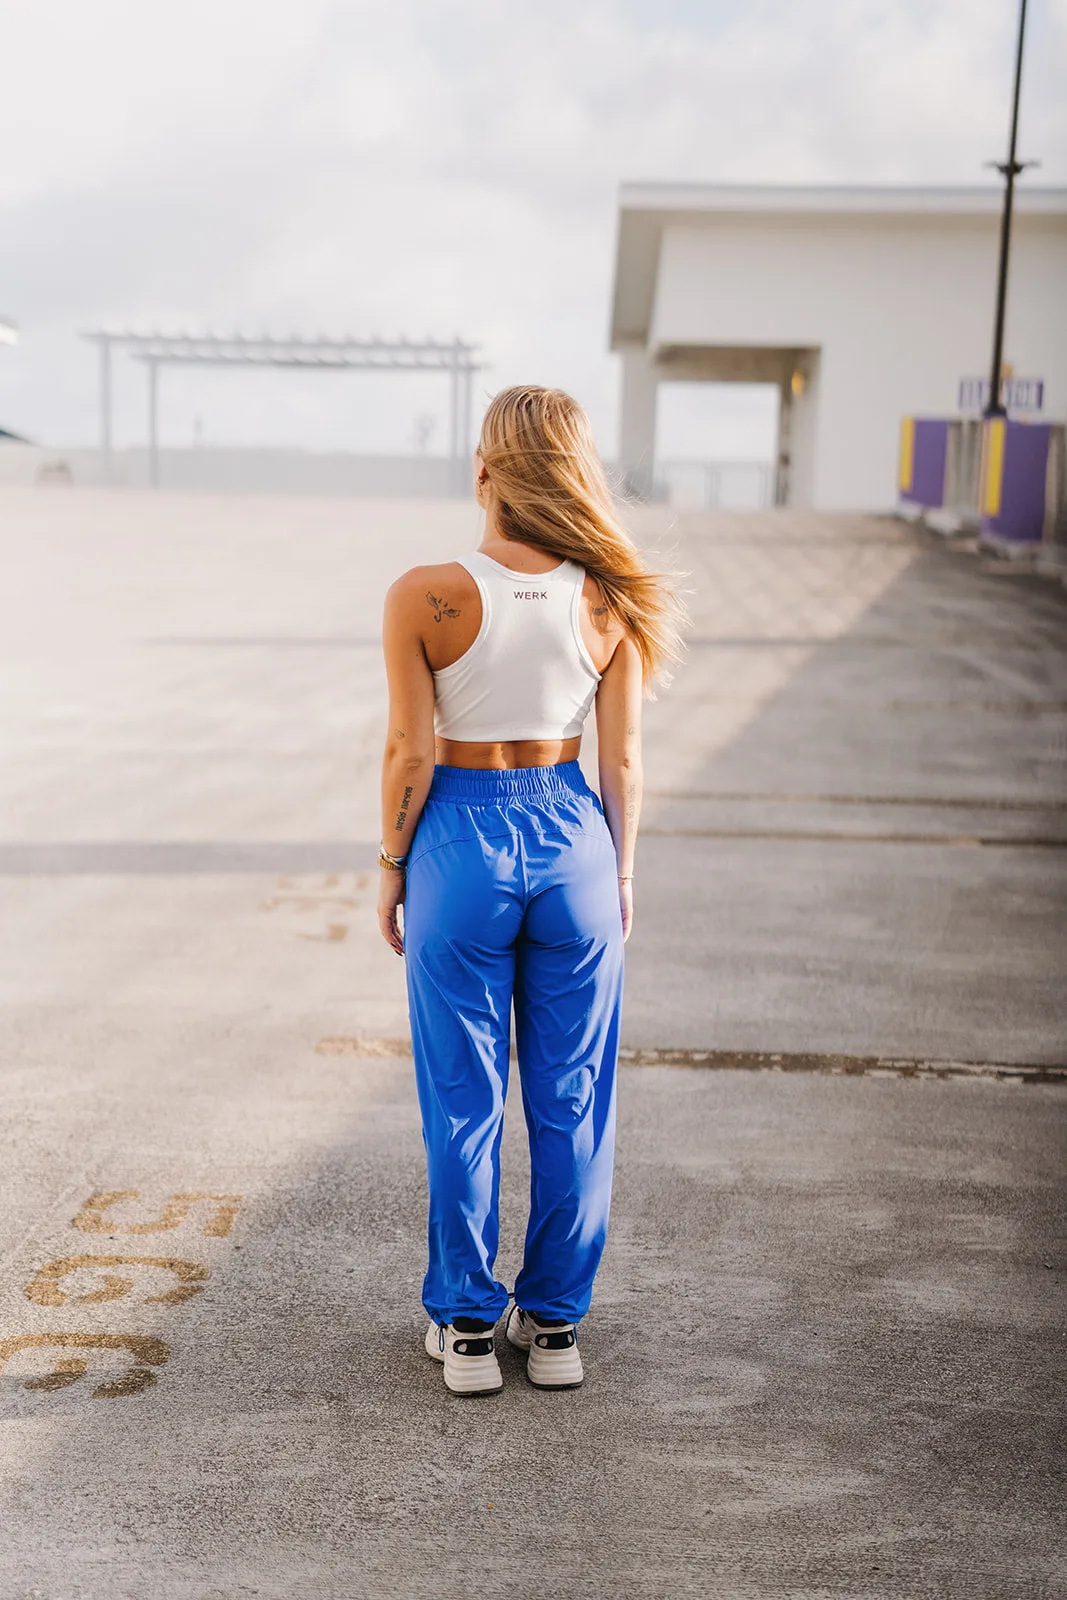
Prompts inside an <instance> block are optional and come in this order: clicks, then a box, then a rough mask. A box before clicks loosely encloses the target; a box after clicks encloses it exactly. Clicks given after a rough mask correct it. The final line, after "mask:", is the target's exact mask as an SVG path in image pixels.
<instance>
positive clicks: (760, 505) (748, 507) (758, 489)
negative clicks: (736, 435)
mask: <svg viewBox="0 0 1067 1600" xmlns="http://www.w3.org/2000/svg"><path fill="white" fill-rule="evenodd" d="M776 477H777V474H776V471H775V467H774V463H773V462H770V461H657V462H656V467H655V472H654V475H653V484H652V499H653V500H655V501H659V502H660V503H661V504H666V505H671V506H676V507H677V508H678V509H679V510H687V511H713V510H716V509H720V508H721V509H722V510H727V511H762V510H763V509H764V507H766V506H773V505H774V504H775V500H776V493H775V489H776Z"/></svg>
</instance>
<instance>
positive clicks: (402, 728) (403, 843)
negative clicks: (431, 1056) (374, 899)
mask: <svg viewBox="0 0 1067 1600" xmlns="http://www.w3.org/2000/svg"><path fill="white" fill-rule="evenodd" d="M410 576H411V575H410V574H408V575H406V576H405V577H403V578H400V579H398V580H397V582H396V583H394V584H393V586H392V588H391V589H390V590H389V593H388V594H387V595H386V599H385V617H384V621H383V627H382V642H383V646H384V650H385V671H386V677H387V679H388V683H389V727H388V731H387V733H386V738H385V754H384V756H383V759H382V843H383V845H384V846H385V848H386V850H387V851H388V852H389V854H390V855H394V856H406V855H407V853H408V850H409V848H410V845H411V840H412V836H413V835H414V832H415V825H416V823H417V822H418V820H419V817H420V816H421V815H422V808H423V806H424V805H425V804H426V796H427V794H428V793H429V791H430V783H431V780H432V779H433V769H434V728H433V707H434V693H433V674H432V673H431V671H430V667H429V663H428V662H427V660H426V655H425V652H424V650H423V647H422V636H421V633H420V630H419V620H420V612H419V610H418V609H417V603H418V602H419V601H422V598H423V597H422V594H421V590H419V592H418V595H417V597H416V595H415V593H414V589H415V588H417V583H416V584H415V585H413V584H412V583H411V582H410V581H409V579H410ZM403 899H404V873H403V872H396V871H394V870H393V869H392V868H389V867H383V868H382V869H381V884H380V888H379V895H378V922H379V926H380V927H381V931H382V935H383V937H384V938H385V939H386V941H387V942H388V943H389V944H390V945H392V947H393V949H394V950H395V951H396V952H397V954H398V955H403V953H404V941H403V937H402V935H401V932H400V927H399V920H398V916H397V908H398V907H399V906H400V905H401V903H402V902H403Z"/></svg>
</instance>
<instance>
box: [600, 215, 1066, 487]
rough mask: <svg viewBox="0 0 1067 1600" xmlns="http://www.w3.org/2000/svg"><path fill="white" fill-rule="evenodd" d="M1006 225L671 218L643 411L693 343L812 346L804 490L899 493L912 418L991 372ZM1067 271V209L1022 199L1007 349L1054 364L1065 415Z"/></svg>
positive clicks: (797, 451) (1054, 398)
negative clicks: (1024, 207)
mask: <svg viewBox="0 0 1067 1600" xmlns="http://www.w3.org/2000/svg"><path fill="white" fill-rule="evenodd" d="M998 226H999V221H998V218H997V217H996V216H995V215H992V214H990V215H986V216H973V215H971V216H968V215H952V214H938V213H932V214H927V215H914V214H911V215H909V214H885V215H855V216H849V215H836V216H827V215H811V214H807V215H805V214H803V213H800V214H768V215H734V216H717V217H716V218H715V219H714V221H713V222H709V223H707V224H704V223H669V224H667V225H666V226H665V228H664V230H663V237H662V241H661V246H660V255H659V265H658V271H657V275H656V285H655V295H654V304H653V311H652V318H651V327H650V331H649V337H648V344H647V348H646V349H645V351H644V352H643V354H644V360H645V363H646V369H647V370H646V374H645V377H644V378H643V380H642V385H643V391H644V393H643V398H642V401H641V404H642V406H643V408H644V410H645V411H646V412H647V411H648V410H649V408H650V405H651V408H652V410H653V413H654V399H653V400H652V401H651V402H650V401H649V398H648V394H647V387H648V382H649V378H648V371H651V372H653V373H655V372H658V373H659V374H660V375H661V376H664V377H666V376H667V375H668V373H667V370H666V364H667V363H669V362H670V361H671V360H672V359H674V360H677V359H678V358H679V356H680V355H681V354H682V353H683V352H684V353H685V357H686V359H687V360H688V361H689V363H690V364H692V362H693V360H694V359H695V358H696V356H697V353H698V351H699V347H701V346H705V347H715V348H718V349H722V347H727V348H729V349H731V350H734V351H736V350H738V349H739V348H740V347H746V346H747V347H750V348H751V349H752V350H753V351H767V352H770V351H777V352H787V351H789V350H798V351H799V350H806V351H807V352H809V359H810V358H811V357H812V356H814V358H815V359H814V363H813V364H814V366H815V368H816V369H817V370H816V372H815V381H814V382H813V383H812V384H811V385H810V387H809V389H808V392H807V394H806V395H805V396H804V398H803V401H802V402H801V404H800V405H799V406H798V407H797V408H796V410H795V412H794V417H793V432H794V448H793V457H794V462H795V466H796V470H795V472H794V480H793V481H794V488H795V494H794V496H793V503H794V504H804V503H810V504H814V505H816V506H818V507H820V508H824V509H827V510H832V509H881V508H886V507H889V506H891V505H893V503H894V501H895V497H896V458H897V438H898V429H899V423H900V418H901V417H902V416H903V415H905V414H915V413H920V414H921V413H931V414H934V415H941V416H950V415H953V414H955V411H956V402H957V385H958V382H959V379H960V378H962V377H964V376H968V375H976V376H978V375H982V374H984V373H986V372H987V371H988V367H989V360H990V347H991V338H992V317H993V298H994V288H995V279H996V263H997V239H998ZM1065 285H1067V218H1065V217H1063V216H1062V215H1059V216H1058V215H1055V214H1040V213H1030V214H1027V213H1025V212H1020V213H1017V215H1016V218H1015V229H1014V236H1013V246H1012V261H1011V279H1010V286H1009V305H1008V316H1007V333H1006V339H1005V351H1004V353H1005V359H1006V360H1007V361H1010V362H1012V363H1013V364H1014V367H1015V371H1016V372H1017V373H1019V374H1020V375H1025V376H1034V377H1041V378H1044V380H1045V415H1046V416H1048V417H1050V418H1051V419H1053V420H1055V419H1058V418H1062V417H1065V416H1067V314H1065V313H1064V301H1065V289H1064V286H1065ZM638 348H639V347H638ZM711 354H712V352H711V351H710V350H709V355H711ZM627 359H629V360H630V366H629V367H627V366H626V360H627ZM636 365H637V357H636V351H635V352H634V354H633V355H632V356H630V355H629V353H628V356H624V403H623V412H624V417H625V415H626V410H627V404H628V402H627V399H626V388H627V385H628V382H629V374H630V371H631V370H635V369H636ZM670 375H672V376H673V375H674V374H673V372H672V373H671V374H670ZM631 409H634V408H633V406H632V405H631ZM630 442H631V444H632V443H634V439H633V437H631V440H630ZM624 448H625V431H624ZM623 459H624V461H628V459H629V457H628V456H627V455H626V454H624V456H623Z"/></svg>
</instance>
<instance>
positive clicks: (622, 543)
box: [478, 385, 685, 689]
mask: <svg viewBox="0 0 1067 1600" xmlns="http://www.w3.org/2000/svg"><path fill="white" fill-rule="evenodd" d="M478 454H479V455H480V456H481V458H482V461H483V462H484V463H485V468H486V472H487V474H488V479H489V487H490V489H491V491H492V493H493V495H494V497H495V511H496V517H497V523H498V526H499V529H500V532H501V533H502V534H503V535H504V537H505V538H506V539H515V540H517V541H519V542H520V543H522V544H530V545H536V546H537V548H538V549H539V550H545V551H548V552H549V553H550V554H552V555H555V556H560V557H563V558H564V559H566V560H568V561H574V562H577V564H578V565H579V566H581V567H584V568H585V570H586V571H587V572H588V573H589V574H590V576H591V577H593V578H595V579H596V581H597V583H598V584H599V585H600V590H601V593H602V594H603V596H604V601H605V604H606V605H607V607H608V609H609V611H610V612H611V613H612V614H613V615H614V616H615V617H616V618H617V619H618V621H619V622H621V623H622V624H623V626H624V627H626V628H627V629H628V630H629V631H630V633H631V634H632V636H633V639H634V642H635V644H636V645H637V648H638V650H639V652H640V655H641V664H642V670H643V677H644V682H645V685H646V688H649V689H650V686H651V682H652V680H653V679H654V678H658V679H659V681H660V682H661V683H667V682H669V681H670V670H669V669H670V666H671V664H672V663H673V662H677V661H679V660H680V659H681V654H682V646H681V629H682V625H683V622H684V620H685V611H684V608H683V606H682V603H681V601H680V600H679V599H678V596H677V593H676V591H675V587H674V574H671V573H667V572H653V571H651V570H650V569H649V567H648V566H647V565H646V564H645V562H644V560H643V559H642V557H641V555H640V554H639V553H638V551H637V549H636V547H635V545H634V543H633V540H632V539H631V537H630V535H629V534H628V533H627V531H626V529H625V528H624V527H623V525H622V523H621V522H620V520H619V517H618V515H617V513H616V509H615V503H614V499H613V497H612V493H611V489H610V487H609V486H608V480H607V478H606V476H605V474H604V469H603V467H602V466H601V463H600V458H599V456H598V455H597V451H596V446H595V444H594V443H593V432H592V428H591V427H590V424H589V418H588V417H587V416H586V413H585V411H584V410H583V409H582V407H581V406H580V405H579V404H578V402H577V401H576V400H572V399H571V396H570V395H569V394H564V392H563V390H562V389H542V388H538V387H535V386H532V385H530V386H520V387H516V388H512V389H502V390H501V392H500V393H499V394H498V395H496V396H494V398H493V399H492V400H491V401H490V402H489V408H488V410H487V411H486V413H485V417H484V418H483V420H482V430H481V437H480V439H479V441H478Z"/></svg>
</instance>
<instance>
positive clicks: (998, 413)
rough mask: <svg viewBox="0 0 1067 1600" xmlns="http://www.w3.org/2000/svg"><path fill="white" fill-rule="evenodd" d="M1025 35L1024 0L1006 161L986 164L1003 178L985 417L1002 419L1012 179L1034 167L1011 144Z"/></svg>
mask: <svg viewBox="0 0 1067 1600" xmlns="http://www.w3.org/2000/svg"><path fill="white" fill-rule="evenodd" d="M1025 32H1026V0H1020V5H1019V42H1018V45H1017V47H1016V51H1015V93H1014V95H1013V98H1012V107H1011V136H1010V138H1009V141H1008V159H1007V161H990V162H988V163H987V165H989V166H991V167H995V168H996V170H997V171H998V172H999V173H1001V175H1002V176H1003V178H1004V210H1003V212H1002V214H1001V219H1000V264H999V266H998V269H997V308H996V316H995V318H994V322H993V363H992V366H991V368H990V374H989V400H988V401H987V403H986V408H985V415H986V416H987V417H1003V416H1004V415H1005V408H1004V406H1003V405H1002V404H1001V400H1000V369H1001V366H1002V365H1003V359H1004V307H1005V304H1006V302H1007V298H1008V254H1009V251H1010V249H1011V213H1012V206H1013V204H1014V201H1015V180H1016V178H1017V177H1018V175H1019V173H1020V172H1022V171H1023V170H1024V169H1025V168H1026V167H1033V166H1036V165H1037V163H1036V162H1034V161H1017V160H1016V159H1015V144H1016V138H1017V135H1018V132H1019V85H1020V82H1021V80H1022V71H1023V35H1024V33H1025Z"/></svg>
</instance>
